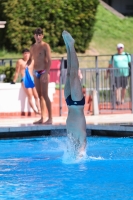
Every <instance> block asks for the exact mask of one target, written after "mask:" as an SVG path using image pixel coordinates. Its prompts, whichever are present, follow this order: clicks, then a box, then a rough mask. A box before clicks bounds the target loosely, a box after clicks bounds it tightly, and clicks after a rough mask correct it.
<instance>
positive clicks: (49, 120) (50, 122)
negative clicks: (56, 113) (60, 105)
mask: <svg viewBox="0 0 133 200" xmlns="http://www.w3.org/2000/svg"><path fill="white" fill-rule="evenodd" d="M42 124H46V125H47V124H52V119H48V120H47V121H45V122H42Z"/></svg>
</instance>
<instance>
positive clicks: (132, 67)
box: [130, 54, 133, 113]
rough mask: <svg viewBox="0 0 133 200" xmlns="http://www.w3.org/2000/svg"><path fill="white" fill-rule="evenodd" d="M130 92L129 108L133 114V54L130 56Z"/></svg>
mask: <svg viewBox="0 0 133 200" xmlns="http://www.w3.org/2000/svg"><path fill="white" fill-rule="evenodd" d="M130 82H131V83H130V91H131V106H132V113H133V54H132V55H131V78H130Z"/></svg>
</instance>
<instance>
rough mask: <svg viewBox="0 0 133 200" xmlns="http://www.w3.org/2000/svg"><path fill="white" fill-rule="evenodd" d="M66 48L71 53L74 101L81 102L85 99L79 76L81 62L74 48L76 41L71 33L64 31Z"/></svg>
mask: <svg viewBox="0 0 133 200" xmlns="http://www.w3.org/2000/svg"><path fill="white" fill-rule="evenodd" d="M63 35H64V38H65V43H66V47H67V49H68V52H69V54H68V55H69V56H68V62H69V63H70V87H71V97H72V100H73V101H80V100H81V99H82V98H83V93H82V86H81V82H80V80H79V76H78V70H79V62H78V58H77V55H76V51H75V48H74V43H75V40H74V39H73V38H72V36H71V35H70V33H68V32H67V31H63Z"/></svg>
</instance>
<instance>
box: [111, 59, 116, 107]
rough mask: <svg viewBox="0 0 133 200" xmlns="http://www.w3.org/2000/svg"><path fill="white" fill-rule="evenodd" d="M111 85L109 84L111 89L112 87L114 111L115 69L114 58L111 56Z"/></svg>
mask: <svg viewBox="0 0 133 200" xmlns="http://www.w3.org/2000/svg"><path fill="white" fill-rule="evenodd" d="M111 59H112V81H111V82H112V83H111V87H112V95H111V96H112V107H113V109H115V108H116V91H115V90H116V88H115V73H117V72H115V71H116V69H115V67H114V57H113V56H112V58H111Z"/></svg>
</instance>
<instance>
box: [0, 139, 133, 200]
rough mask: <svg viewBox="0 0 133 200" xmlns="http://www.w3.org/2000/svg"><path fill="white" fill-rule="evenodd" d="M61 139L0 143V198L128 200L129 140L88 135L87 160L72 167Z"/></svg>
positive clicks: (132, 150) (131, 179)
mask: <svg viewBox="0 0 133 200" xmlns="http://www.w3.org/2000/svg"><path fill="white" fill-rule="evenodd" d="M66 140H67V138H66V137H57V138H54V137H40V138H28V139H12V140H1V141H0V200H27V199H30V200H44V199H47V200H55V199H57V200H71V199H72V200H73V199H74V200H131V199H133V194H132V192H133V139H132V138H105V137H89V138H87V140H88V145H87V155H88V157H87V158H86V159H84V160H81V161H78V162H72V163H70V162H68V160H65V156H64V155H65V154H64V152H65V149H66ZM67 162H68V163H67Z"/></svg>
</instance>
